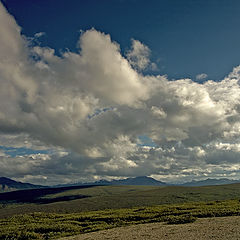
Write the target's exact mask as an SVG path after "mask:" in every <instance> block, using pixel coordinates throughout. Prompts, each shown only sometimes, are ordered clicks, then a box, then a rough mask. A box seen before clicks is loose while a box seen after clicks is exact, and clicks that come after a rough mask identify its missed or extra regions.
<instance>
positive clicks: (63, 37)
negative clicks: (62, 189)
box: [0, 0, 240, 184]
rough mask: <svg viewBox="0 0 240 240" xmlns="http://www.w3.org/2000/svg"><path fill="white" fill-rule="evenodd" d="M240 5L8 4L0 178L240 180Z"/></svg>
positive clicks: (1, 37)
mask: <svg viewBox="0 0 240 240" xmlns="http://www.w3.org/2000/svg"><path fill="white" fill-rule="evenodd" d="M239 10H240V2H239V1H237V0H236V1H235V0H231V1H227V0H218V1H215V0H209V1H205V0H202V1H200V0H191V1H190V0H182V1H179V0H158V1H157V0H155V1H154V0H149V1H143V0H111V1H110V0H108V1H107V0H101V1H100V0H79V1H77V0H68V1H67V0H58V1H57V0H49V1H47V0H34V1H30V0H21V1H19V0H2V1H1V2H0V85H1V88H0V102H1V104H0V176H5V177H11V178H14V179H16V180H19V181H25V182H31V183H37V184H59V183H70V182H78V181H79V182H80V181H87V182H89V181H94V180H99V179H119V178H126V177H135V176H151V177H154V178H156V179H159V180H161V181H166V182H184V181H191V180H193V179H194V180H202V179H206V178H226V177H228V178H231V179H240V161H239V159H240V86H239V83H240V65H239V64H240V47H239V43H240V32H239V31H238V29H239V24H240V15H239Z"/></svg>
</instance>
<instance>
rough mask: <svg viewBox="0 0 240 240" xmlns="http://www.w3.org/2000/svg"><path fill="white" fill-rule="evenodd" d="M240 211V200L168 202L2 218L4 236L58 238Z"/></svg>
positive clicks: (0, 227) (1, 235)
mask: <svg viewBox="0 0 240 240" xmlns="http://www.w3.org/2000/svg"><path fill="white" fill-rule="evenodd" d="M237 215H240V201H239V200H224V201H211V202H193V203H183V204H168V205H159V206H153V207H135V208H125V209H109V210H103V211H91V212H82V213H72V214H55V213H31V214H23V215H16V216H12V217H9V218H6V219H1V220H0V239H3V240H10V239H11V240H15V239H20V240H28V239H56V238H59V237H64V236H70V235H76V234H81V233H86V232H92V231H98V230H103V229H109V228H113V227H119V226H126V225H131V224H139V223H152V222H166V223H168V224H182V223H189V222H193V221H195V220H196V219H197V218H203V217H222V216H237Z"/></svg>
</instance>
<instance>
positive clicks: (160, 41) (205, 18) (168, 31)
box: [3, 0, 240, 80]
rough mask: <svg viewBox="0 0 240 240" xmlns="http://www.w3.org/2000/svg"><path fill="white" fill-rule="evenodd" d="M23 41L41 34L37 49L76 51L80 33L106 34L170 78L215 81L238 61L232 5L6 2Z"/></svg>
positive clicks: (239, 38) (235, 4) (235, 5)
mask: <svg viewBox="0 0 240 240" xmlns="http://www.w3.org/2000/svg"><path fill="white" fill-rule="evenodd" d="M3 3H4V4H5V6H6V7H7V9H8V11H9V12H10V13H11V14H12V15H13V16H14V17H15V18H16V20H17V22H18V24H19V25H20V26H21V27H22V32H23V34H25V35H26V36H33V35H34V34H35V33H37V32H45V33H46V35H45V36H43V37H42V38H41V39H40V42H41V45H42V46H50V47H51V48H54V49H56V50H57V51H59V50H61V49H66V48H68V49H70V50H71V51H76V42H77V40H78V38H79V30H84V31H85V30H88V29H90V28H92V27H94V28H95V29H96V30H99V31H102V32H105V33H108V34H110V35H111V37H112V39H113V40H114V41H117V42H118V43H119V44H120V45H121V50H122V51H123V52H124V51H126V49H128V48H129V47H130V39H131V38H134V39H138V40H140V41H141V42H143V43H144V44H146V45H147V46H148V47H149V48H150V49H151V51H152V56H151V57H152V60H153V61H154V62H156V63H157V65H158V67H159V71H158V73H160V74H167V75H168V76H169V77H170V78H182V77H190V78H193V79H194V78H195V76H196V75H198V74H201V73H206V74H207V75H208V76H209V78H210V79H213V80H220V79H222V78H223V77H224V76H226V75H227V74H228V73H229V72H230V71H231V69H232V67H233V66H236V65H238V63H239V60H240V57H239V56H240V50H239V47H238V46H239V42H240V33H239V32H238V31H237V29H238V27H239V24H240V15H239V9H240V2H239V1H237V0H231V1H227V0H210V1H207V0H193V1H192V0H191V1H190V0H182V1H179V0H170V1H169V0H158V1H157V0H150V1H145V0H128V1H126V0H102V1H99V0H89V1H84V0H80V1H76V0H71V1H67V0H58V1H54V0H50V1H41V0H35V1H29V0H22V1H18V0H10V1H9V0H5V1H3Z"/></svg>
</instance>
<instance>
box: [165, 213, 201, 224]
mask: <svg viewBox="0 0 240 240" xmlns="http://www.w3.org/2000/svg"><path fill="white" fill-rule="evenodd" d="M196 220H197V218H196V217H193V216H192V215H180V216H170V217H168V219H167V224H184V223H192V222H195V221H196Z"/></svg>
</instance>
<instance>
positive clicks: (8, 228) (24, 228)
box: [0, 184, 240, 240]
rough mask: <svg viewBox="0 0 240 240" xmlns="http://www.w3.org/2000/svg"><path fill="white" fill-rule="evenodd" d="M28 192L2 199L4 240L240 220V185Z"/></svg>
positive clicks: (0, 229) (0, 236)
mask: <svg viewBox="0 0 240 240" xmlns="http://www.w3.org/2000/svg"><path fill="white" fill-rule="evenodd" d="M27 191H31V192H23V193H24V194H22V192H15V193H8V194H5V195H2V194H0V217H1V219H0V239H5V240H10V239H22V240H23V239H26V240H27V239H55V238H59V237H63V236H70V235H75V234H79V233H85V232H91V231H97V230H102V229H107V228H113V227H117V226H125V225H131V224H139V223H150V222H168V223H173V224H177V223H185V222H192V221H195V219H196V218H202V217H216V216H217V217H221V216H236V215H240V201H239V199H240V184H231V185H221V186H205V187H176V186H171V187H166V186H164V187H156V186H94V187H85V188H80V187H79V188H76V187H74V188H64V189H60V188H59V189H54V190H53V191H52V192H51V191H50V190H48V191H46V192H44V191H43V192H42V194H41V192H34V191H33V190H27ZM27 195H28V197H26V196H27ZM22 196H24V197H22Z"/></svg>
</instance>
